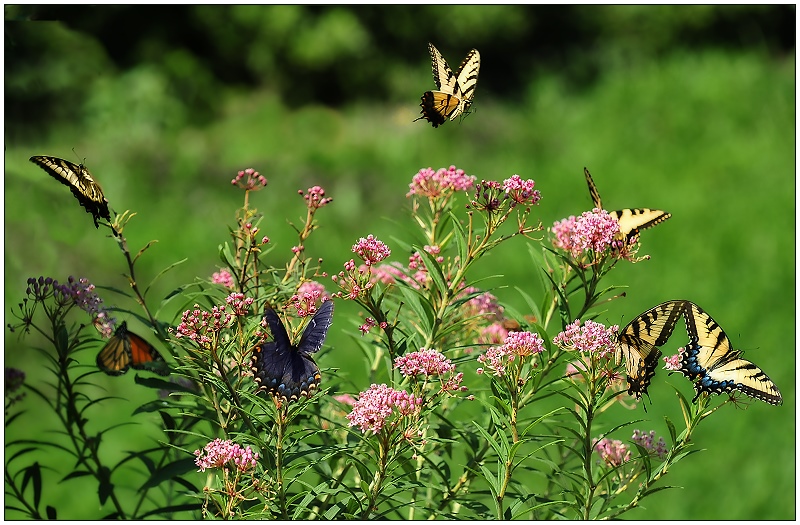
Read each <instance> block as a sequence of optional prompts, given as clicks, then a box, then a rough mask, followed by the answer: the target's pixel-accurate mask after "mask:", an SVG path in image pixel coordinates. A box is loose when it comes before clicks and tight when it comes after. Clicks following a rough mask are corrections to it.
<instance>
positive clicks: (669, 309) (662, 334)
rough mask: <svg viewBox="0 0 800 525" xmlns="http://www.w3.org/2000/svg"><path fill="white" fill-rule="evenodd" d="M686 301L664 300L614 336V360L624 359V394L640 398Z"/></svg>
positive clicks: (653, 374) (645, 390)
mask: <svg viewBox="0 0 800 525" xmlns="http://www.w3.org/2000/svg"><path fill="white" fill-rule="evenodd" d="M685 303H686V301H667V302H665V303H661V304H660V305H658V306H656V307H654V308H651V309H650V310H647V311H646V312H644V313H642V314H641V315H639V316H637V317H635V318H634V319H633V320H632V321H631V322H630V323H628V325H627V326H626V327H625V328H623V329H622V330H621V331H620V332H619V335H618V336H617V349H616V358H617V363H619V361H620V359H621V358H622V357H624V358H625V372H626V374H627V380H628V394H630V395H632V396H635V397H636V399H641V398H642V394H647V388H648V387H649V386H650V381H651V380H652V379H653V377H654V376H655V374H656V367H657V366H658V360H659V358H660V357H661V350H659V349H658V347H660V346H663V345H665V344H666V342H667V340H668V339H669V337H670V336H671V335H672V332H673V331H674V330H675V326H676V325H677V324H678V321H679V320H680V318H681V315H682V314H683V312H684V306H685Z"/></svg>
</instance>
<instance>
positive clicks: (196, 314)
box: [175, 304, 233, 348]
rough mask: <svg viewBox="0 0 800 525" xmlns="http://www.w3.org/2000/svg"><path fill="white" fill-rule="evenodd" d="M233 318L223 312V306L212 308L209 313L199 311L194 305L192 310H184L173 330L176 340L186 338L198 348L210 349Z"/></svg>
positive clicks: (197, 306) (198, 307)
mask: <svg viewBox="0 0 800 525" xmlns="http://www.w3.org/2000/svg"><path fill="white" fill-rule="evenodd" d="M232 319H233V316H232V315H231V314H229V313H226V312H225V307H224V306H214V307H213V308H212V309H211V311H210V312H206V311H203V310H200V305H198V304H196V305H194V309H193V310H186V311H185V312H183V315H182V316H181V323H180V324H179V325H178V327H177V328H176V329H175V336H176V337H178V338H181V337H188V338H189V339H190V340H191V341H192V342H194V343H195V344H196V345H197V346H199V347H206V348H207V347H210V346H211V344H212V343H213V342H214V341H215V340H216V339H217V338H218V337H219V335H220V333H221V332H222V330H223V329H224V328H227V327H228V325H229V324H230V322H231V320H232Z"/></svg>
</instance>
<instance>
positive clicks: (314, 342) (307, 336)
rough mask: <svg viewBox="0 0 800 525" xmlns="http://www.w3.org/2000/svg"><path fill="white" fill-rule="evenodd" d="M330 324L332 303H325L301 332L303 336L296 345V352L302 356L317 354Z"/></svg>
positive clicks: (331, 321)
mask: <svg viewBox="0 0 800 525" xmlns="http://www.w3.org/2000/svg"><path fill="white" fill-rule="evenodd" d="M331 324H333V301H325V302H324V303H322V306H320V307H319V309H317V313H315V314H314V317H312V318H311V322H309V323H308V326H306V329H305V330H304V331H303V336H302V337H301V338H300V343H299V344H298V345H297V350H298V352H300V353H301V354H304V355H307V354H313V353H314V352H318V351H319V349H320V348H322V343H324V342H325V337H326V336H327V335H328V329H329V328H330V327H331Z"/></svg>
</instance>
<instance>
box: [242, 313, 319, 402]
mask: <svg viewBox="0 0 800 525" xmlns="http://www.w3.org/2000/svg"><path fill="white" fill-rule="evenodd" d="M264 319H265V321H266V322H267V325H269V329H270V332H271V333H272V341H267V342H266V343H264V344H261V345H259V346H256V347H255V349H254V353H253V376H254V379H255V381H256V383H258V385H259V386H258V389H257V390H256V392H260V391H262V390H263V391H266V392H269V393H270V394H272V395H274V396H275V397H277V398H279V399H282V400H285V401H294V400H296V399H298V398H299V397H300V396H307V397H310V396H311V395H312V394H313V393H314V390H316V389H317V387H318V386H319V382H320V372H319V367H318V366H317V364H316V363H315V362H314V359H313V358H312V357H311V354H313V353H315V352H317V351H318V350H319V349H320V348H322V343H324V342H325V336H326V335H327V334H328V329H329V328H330V327H331V324H332V322H333V301H325V302H324V303H322V305H321V306H320V307H319V309H318V310H317V313H315V314H314V316H313V317H312V318H311V321H310V322H309V323H308V326H306V328H305V330H304V331H303V335H302V336H301V337H300V342H299V343H297V345H293V344H292V342H291V340H290V339H289V334H288V332H287V331H286V327H284V326H283V323H282V322H281V318H280V317H278V314H277V313H276V312H275V310H273V309H271V308H270V309H268V310H267V311H266V312H265V314H264Z"/></svg>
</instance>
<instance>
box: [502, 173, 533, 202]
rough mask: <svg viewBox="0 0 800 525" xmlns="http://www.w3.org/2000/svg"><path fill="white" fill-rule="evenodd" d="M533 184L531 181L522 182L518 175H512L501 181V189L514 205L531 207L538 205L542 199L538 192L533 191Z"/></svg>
mask: <svg viewBox="0 0 800 525" xmlns="http://www.w3.org/2000/svg"><path fill="white" fill-rule="evenodd" d="M535 184H536V183H535V182H534V181H533V179H528V180H522V178H521V177H520V176H519V175H512V176H511V178H509V179H506V180H504V181H503V189H504V190H505V192H506V195H508V196H509V197H510V198H511V200H513V201H514V203H516V204H527V205H529V206H532V205H534V204H539V201H540V200H541V198H542V195H541V193H540V192H539V190H534V189H533V187H534V185H535Z"/></svg>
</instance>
